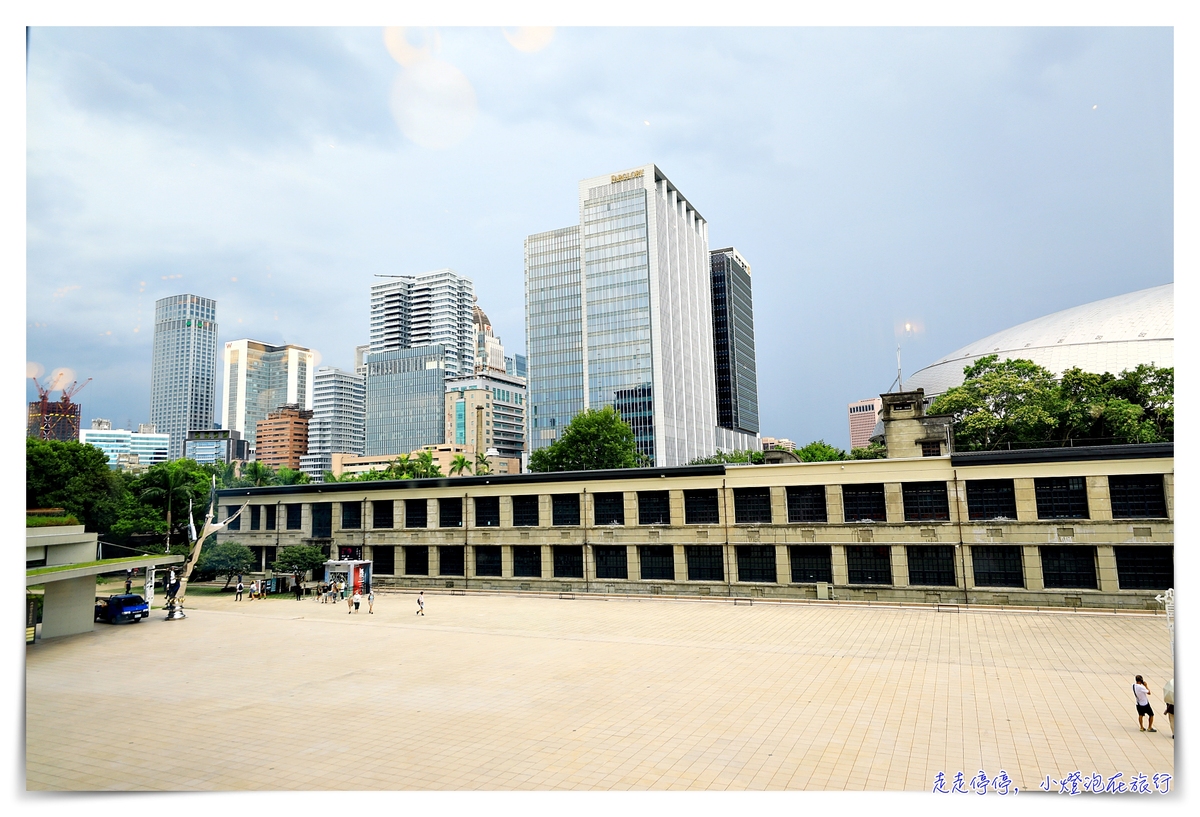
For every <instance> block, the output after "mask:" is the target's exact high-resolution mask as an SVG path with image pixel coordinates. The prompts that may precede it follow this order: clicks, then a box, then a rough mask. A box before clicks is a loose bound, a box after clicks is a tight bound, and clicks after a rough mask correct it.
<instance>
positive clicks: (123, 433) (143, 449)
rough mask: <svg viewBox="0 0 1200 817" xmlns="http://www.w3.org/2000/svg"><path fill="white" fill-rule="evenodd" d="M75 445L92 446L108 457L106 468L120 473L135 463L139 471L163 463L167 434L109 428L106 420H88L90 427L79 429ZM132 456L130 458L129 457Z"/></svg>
mask: <svg viewBox="0 0 1200 817" xmlns="http://www.w3.org/2000/svg"><path fill="white" fill-rule="evenodd" d="M79 442H81V443H84V444H85V445H93V446H95V447H96V448H99V449H100V450H101V451H103V452H104V454H105V456H106V457H108V467H109V468H112V469H114V470H116V469H123V468H126V467H128V466H129V464H130V463H137V465H138V466H139V469H140V470H144V469H146V468H148V467H150V466H151V465H157V464H158V463H160V462H166V461H167V450H168V448H169V446H170V435H169V434H157V433H155V432H154V431H153V430H151V431H150V432H146V433H143V432H140V431H130V430H129V429H125V428H113V427H112V423H110V422H108V421H107V420H99V421H97V420H92V427H91V428H90V429H89V428H84V429H80V431H79ZM131 455H132V456H131Z"/></svg>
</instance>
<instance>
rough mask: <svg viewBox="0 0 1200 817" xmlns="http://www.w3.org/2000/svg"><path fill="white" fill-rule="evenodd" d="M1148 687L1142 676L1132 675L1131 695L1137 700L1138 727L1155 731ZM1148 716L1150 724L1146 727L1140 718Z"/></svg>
mask: <svg viewBox="0 0 1200 817" xmlns="http://www.w3.org/2000/svg"><path fill="white" fill-rule="evenodd" d="M1149 696H1150V688H1149V687H1147V686H1146V682H1145V681H1143V680H1142V676H1140V675H1137V676H1134V680H1133V697H1134V700H1135V701H1137V713H1138V729H1141V730H1142V731H1143V732H1157V731H1158V730H1157V729H1155V728H1154V710H1153V709H1151V708H1150V697H1149ZM1147 715H1149V716H1150V726H1149V728H1146V727H1145V726H1142V718H1144V717H1146V716H1147Z"/></svg>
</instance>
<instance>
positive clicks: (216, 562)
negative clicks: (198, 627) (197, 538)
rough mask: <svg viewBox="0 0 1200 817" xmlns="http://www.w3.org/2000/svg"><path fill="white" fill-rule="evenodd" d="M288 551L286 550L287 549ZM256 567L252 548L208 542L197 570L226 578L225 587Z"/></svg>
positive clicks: (202, 551)
mask: <svg viewBox="0 0 1200 817" xmlns="http://www.w3.org/2000/svg"><path fill="white" fill-rule="evenodd" d="M285 550H286V548H285ZM252 567H254V554H253V553H251V552H250V548H248V547H246V546H245V545H240V544H238V543H237V542H219V543H217V544H213V545H210V544H208V543H207V542H206V543H205V544H204V547H203V548H202V549H201V551H200V561H198V562H197V563H196V570H197V571H199V572H200V573H208V574H210V575H213V576H218V577H219V576H224V577H225V587H226V588H228V587H229V583H230V582H231V581H233V577H234V576H237V575H238V574H240V573H248V572H250V569H251V568H252Z"/></svg>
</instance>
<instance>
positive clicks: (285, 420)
mask: <svg viewBox="0 0 1200 817" xmlns="http://www.w3.org/2000/svg"><path fill="white" fill-rule="evenodd" d="M312 416H313V413H312V410H311V409H302V408H300V407H299V406H298V405H296V404H295V403H288V404H286V405H282V406H280V407H279V408H278V409H276V410H275V411H272V412H269V413H268V414H267V419H265V420H259V421H258V430H257V433H256V434H255V437H256V442H257V445H256V446H255V453H254V458H255V459H256V460H258V461H259V462H261V463H263V464H264V465H269V466H271V467H272V468H279V467H280V466H284V465H286V466H287V467H288V468H293V469H295V470H299V469H300V458H301V457H303V456H304V455H305V454H307V453H308V422H309V420H311V419H312Z"/></svg>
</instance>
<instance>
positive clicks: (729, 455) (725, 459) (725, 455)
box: [688, 449, 765, 465]
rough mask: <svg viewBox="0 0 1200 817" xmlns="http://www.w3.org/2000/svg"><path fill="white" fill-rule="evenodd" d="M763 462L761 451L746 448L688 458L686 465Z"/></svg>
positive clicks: (756, 463) (752, 463)
mask: <svg viewBox="0 0 1200 817" xmlns="http://www.w3.org/2000/svg"><path fill="white" fill-rule="evenodd" d="M764 462H765V460H764V459H763V452H761V451H751V450H750V449H746V450H744V451H718V452H717V453H715V454H709V455H708V456H707V457H696V458H695V459H693V460H689V461H688V465H720V464H721V463H731V464H734V465H744V464H746V463H750V464H751V465H762V464H763V463H764Z"/></svg>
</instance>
